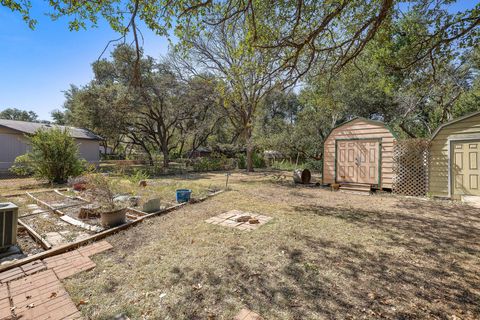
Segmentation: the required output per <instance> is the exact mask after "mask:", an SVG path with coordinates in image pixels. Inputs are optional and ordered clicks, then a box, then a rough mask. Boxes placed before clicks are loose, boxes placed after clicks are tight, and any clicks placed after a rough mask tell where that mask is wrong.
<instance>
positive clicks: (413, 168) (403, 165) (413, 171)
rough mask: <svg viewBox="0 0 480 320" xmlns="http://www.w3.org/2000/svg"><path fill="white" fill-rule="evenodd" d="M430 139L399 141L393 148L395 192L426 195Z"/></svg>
mask: <svg viewBox="0 0 480 320" xmlns="http://www.w3.org/2000/svg"><path fill="white" fill-rule="evenodd" d="M429 146H430V141H429V140H426V139H409V140H403V141H397V142H396V144H395V146H394V149H393V172H394V179H393V192H394V193H397V194H403V195H408V196H425V195H426V194H427V191H428V163H429V156H430V154H429Z"/></svg>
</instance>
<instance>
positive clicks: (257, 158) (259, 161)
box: [252, 152, 267, 168]
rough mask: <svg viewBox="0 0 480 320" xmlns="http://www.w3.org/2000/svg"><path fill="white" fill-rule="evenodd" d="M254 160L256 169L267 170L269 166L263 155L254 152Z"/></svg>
mask: <svg viewBox="0 0 480 320" xmlns="http://www.w3.org/2000/svg"><path fill="white" fill-rule="evenodd" d="M252 160H253V167H254V168H265V167H266V166H267V163H266V162H265V158H264V157H263V155H262V154H261V153H257V152H254V153H253V155H252Z"/></svg>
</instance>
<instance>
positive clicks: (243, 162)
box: [237, 153, 247, 169]
mask: <svg viewBox="0 0 480 320" xmlns="http://www.w3.org/2000/svg"><path fill="white" fill-rule="evenodd" d="M237 159H238V169H247V157H246V156H245V155H244V154H243V153H240V154H238V156H237Z"/></svg>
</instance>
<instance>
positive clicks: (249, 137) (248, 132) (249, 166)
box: [245, 127, 254, 172]
mask: <svg viewBox="0 0 480 320" xmlns="http://www.w3.org/2000/svg"><path fill="white" fill-rule="evenodd" d="M245 138H246V139H245V140H246V141H247V172H253V171H254V170H253V151H254V146H253V141H252V140H253V139H252V129H251V127H247V128H246V129H245Z"/></svg>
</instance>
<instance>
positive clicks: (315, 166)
mask: <svg viewBox="0 0 480 320" xmlns="http://www.w3.org/2000/svg"><path fill="white" fill-rule="evenodd" d="M303 167H304V168H305V169H308V170H311V171H317V172H322V169H323V161H322V160H314V159H308V160H307V161H305V163H304V164H303Z"/></svg>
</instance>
